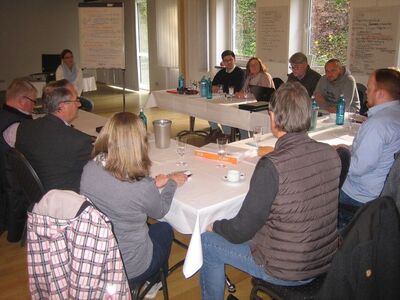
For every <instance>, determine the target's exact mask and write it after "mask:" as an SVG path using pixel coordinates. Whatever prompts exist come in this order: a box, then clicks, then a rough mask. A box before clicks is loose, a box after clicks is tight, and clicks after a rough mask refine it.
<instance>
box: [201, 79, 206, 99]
mask: <svg viewBox="0 0 400 300" xmlns="http://www.w3.org/2000/svg"><path fill="white" fill-rule="evenodd" d="M200 97H207V80H206V79H205V77H204V76H203V77H202V78H201V81H200Z"/></svg>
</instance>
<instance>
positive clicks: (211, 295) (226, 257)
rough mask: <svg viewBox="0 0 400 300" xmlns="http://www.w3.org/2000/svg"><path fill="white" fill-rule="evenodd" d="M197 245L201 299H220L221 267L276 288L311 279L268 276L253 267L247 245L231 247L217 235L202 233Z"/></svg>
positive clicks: (223, 273) (223, 283)
mask: <svg viewBox="0 0 400 300" xmlns="http://www.w3.org/2000/svg"><path fill="white" fill-rule="evenodd" d="M201 243H202V248H203V266H202V267H201V269H200V285H201V293H202V297H203V298H202V299H207V300H222V299H224V288H225V264H228V265H231V266H233V267H235V268H237V269H239V270H242V271H244V272H246V273H248V274H250V275H252V276H255V277H257V278H261V279H263V280H265V281H268V282H270V283H272V284H277V285H284V286H297V285H302V284H306V283H309V282H311V281H312V279H308V280H303V281H286V280H281V279H277V278H274V277H271V276H269V275H268V274H266V273H265V271H264V267H263V266H262V265H257V263H256V262H255V261H254V259H253V256H252V254H251V249H250V244H249V242H245V243H243V244H232V243H230V242H228V241H227V240H225V239H224V238H223V237H222V236H220V235H219V234H216V233H214V232H205V233H203V234H202V235H201Z"/></svg>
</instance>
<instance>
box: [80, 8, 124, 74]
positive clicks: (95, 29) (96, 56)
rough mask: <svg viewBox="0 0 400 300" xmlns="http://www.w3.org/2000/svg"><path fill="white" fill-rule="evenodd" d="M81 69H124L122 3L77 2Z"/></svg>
mask: <svg viewBox="0 0 400 300" xmlns="http://www.w3.org/2000/svg"><path fill="white" fill-rule="evenodd" d="M79 45H80V59H81V61H80V64H81V67H82V68H88V69H97V68H106V69H111V68H115V69H125V40H124V7H123V3H80V4H79Z"/></svg>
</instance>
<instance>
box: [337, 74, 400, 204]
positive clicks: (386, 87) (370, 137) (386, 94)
mask: <svg viewBox="0 0 400 300" xmlns="http://www.w3.org/2000/svg"><path fill="white" fill-rule="evenodd" d="M367 97H368V103H367V105H368V107H369V110H368V119H367V120H366V121H365V122H364V123H363V124H362V125H361V127H360V129H359V131H358V133H357V135H356V137H355V138H354V141H353V146H352V149H351V162H350V168H349V172H348V174H347V178H346V180H345V182H344V184H343V187H342V190H341V191H340V199H339V201H340V202H343V203H347V204H352V205H355V206H361V205H363V204H364V203H367V202H369V201H371V200H374V199H376V198H377V197H378V196H379V195H380V194H381V191H382V188H383V185H384V183H385V180H386V176H387V175H388V173H389V170H390V168H391V166H392V165H393V162H394V154H395V153H397V152H398V151H399V150H400V101H399V100H400V72H399V71H397V70H394V69H378V70H376V71H375V72H373V73H372V74H371V75H370V77H369V79H368V88H367Z"/></svg>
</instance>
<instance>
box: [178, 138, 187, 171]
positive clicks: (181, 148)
mask: <svg viewBox="0 0 400 300" xmlns="http://www.w3.org/2000/svg"><path fill="white" fill-rule="evenodd" d="M185 152H186V140H185V139H183V138H181V137H176V153H178V155H179V156H180V160H179V161H178V162H177V163H176V165H177V166H180V167H186V166H187V163H186V162H185V161H184V159H183V158H184V156H185Z"/></svg>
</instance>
